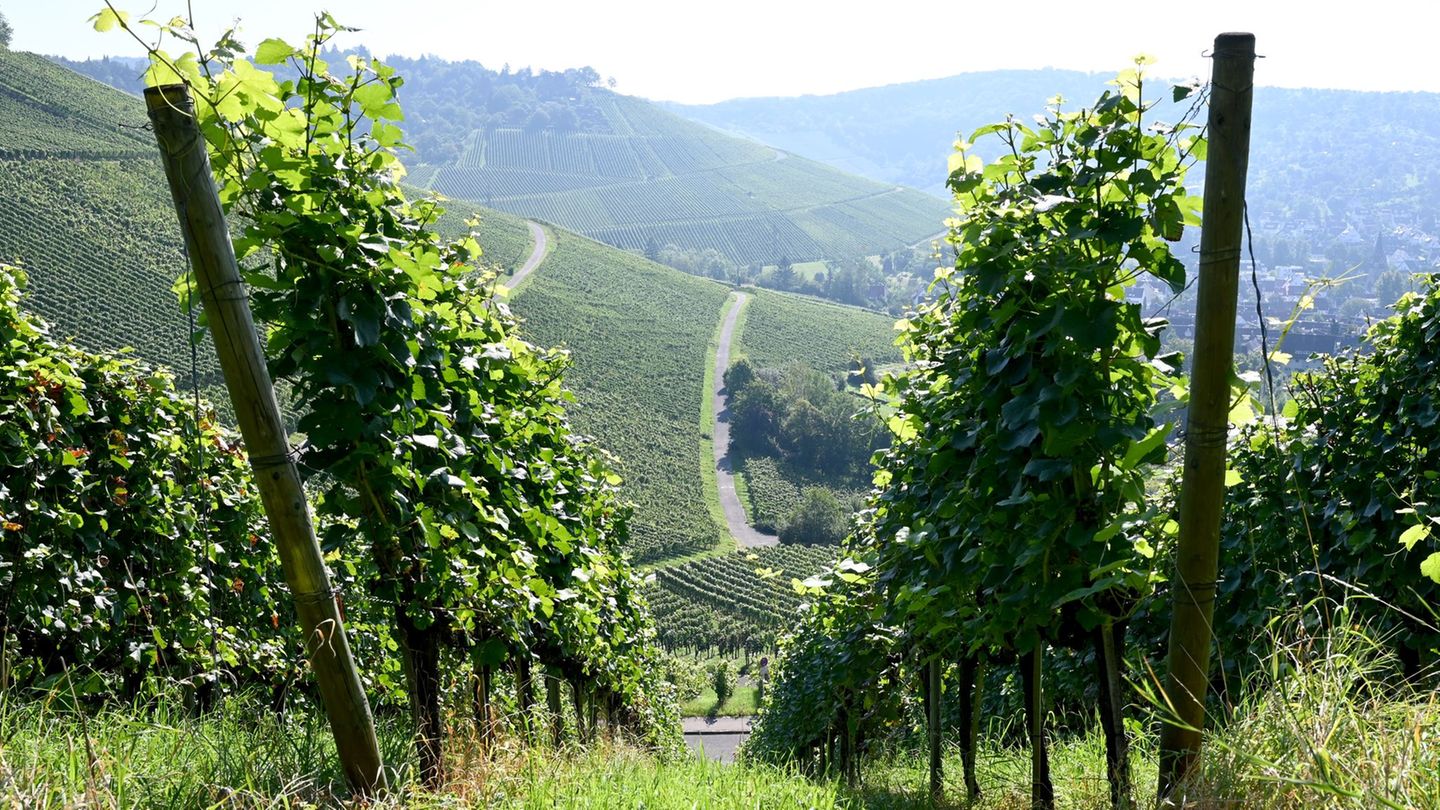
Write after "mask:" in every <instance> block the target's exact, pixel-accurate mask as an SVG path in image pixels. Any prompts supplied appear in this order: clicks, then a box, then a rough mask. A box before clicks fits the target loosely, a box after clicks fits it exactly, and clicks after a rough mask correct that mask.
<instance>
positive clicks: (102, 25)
mask: <svg viewBox="0 0 1440 810" xmlns="http://www.w3.org/2000/svg"><path fill="white" fill-rule="evenodd" d="M90 22H92V23H94V24H95V30H96V31H99V32H101V33H104V32H106V31H109V30H111V29H113V28H114V27H115V26H117V25H123V24H126V23H128V22H130V13H129V12H128V11H118V12H117V11H115V10H114V9H111V8H109V7H108V6H107V7H105V8H103V9H101V10H100V13H99V14H96V15H95V16H94V17H91V18H90Z"/></svg>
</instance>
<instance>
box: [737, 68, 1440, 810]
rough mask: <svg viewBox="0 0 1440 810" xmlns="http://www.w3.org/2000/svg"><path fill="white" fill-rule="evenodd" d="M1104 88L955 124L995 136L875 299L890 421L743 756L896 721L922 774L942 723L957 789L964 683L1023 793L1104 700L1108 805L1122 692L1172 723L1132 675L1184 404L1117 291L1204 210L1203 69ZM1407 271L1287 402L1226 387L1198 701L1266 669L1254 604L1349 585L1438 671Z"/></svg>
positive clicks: (1425, 386) (1424, 372) (1426, 382)
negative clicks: (887, 365)
mask: <svg viewBox="0 0 1440 810" xmlns="http://www.w3.org/2000/svg"><path fill="white" fill-rule="evenodd" d="M1114 84H1115V85H1117V88H1118V89H1117V90H1115V91H1112V92H1107V93H1106V94H1105V95H1103V96H1101V97H1100V98H1099V100H1098V101H1096V102H1095V103H1094V104H1093V105H1092V106H1089V107H1086V108H1083V109H1081V110H1078V111H1068V110H1064V109H1062V108H1061V107H1060V106H1059V102H1058V100H1057V101H1052V106H1050V107H1049V108H1047V111H1046V114H1045V115H1043V116H1037V118H1036V119H1035V120H1036V122H1037V123H1036V125H1034V126H1031V125H1029V124H1026V123H1021V122H1020V121H1018V120H1016V119H1014V118H1011V119H1009V120H1007V121H1005V122H1002V123H999V124H995V125H992V126H987V127H982V128H981V129H980V130H978V131H977V132H976V133H975V134H974V135H972V136H971V138H970V140H972V141H973V140H977V139H981V138H986V137H989V138H992V139H994V140H997V141H998V142H999V144H998V145H999V148H998V149H996V150H995V152H996V153H998V154H1000V155H1002V156H1001V157H999V158H998V159H996V160H994V161H993V162H991V163H989V164H985V163H984V162H982V161H981V160H980V159H979V158H977V157H975V156H973V155H972V154H971V151H970V150H971V145H970V144H969V143H966V142H962V143H960V144H959V145H958V147H957V152H956V154H955V156H954V157H953V159H952V164H951V167H952V173H951V175H950V181H949V182H950V188H951V190H952V191H953V193H954V196H955V200H956V202H957V208H958V217H957V219H956V220H954V221H953V223H952V225H951V230H950V234H949V240H948V241H949V243H950V244H951V245H952V246H953V247H954V249H955V251H956V257H957V258H956V265H955V267H954V268H944V269H942V270H940V271H938V272H937V274H936V279H935V282H934V284H933V285H932V287H931V292H932V299H931V300H930V301H929V302H927V303H925V304H923V305H921V306H920V307H918V309H917V310H915V311H914V312H913V313H911V314H910V316H909V317H908V318H906V319H905V320H903V321H901V323H900V324H899V327H900V329H901V332H902V347H903V348H904V350H905V353H906V360H907V361H908V364H909V365H908V367H907V368H906V369H904V370H902V371H900V372H898V373H895V374H893V375H889V376H887V377H886V378H885V379H884V380H883V381H882V382H881V384H880V385H878V386H874V387H871V388H870V389H869V391H870V394H871V395H872V396H873V397H874V398H875V399H876V401H877V403H879V404H877V406H876V408H875V409H874V410H875V412H876V414H877V415H878V416H882V417H885V418H886V419H887V420H888V424H889V427H890V429H891V432H892V435H893V443H892V445H891V447H890V449H888V450H886V451H884V452H882V453H880V454H877V457H876V461H877V463H878V469H877V470H876V472H875V478H874V481H875V489H874V491H873V493H872V495H871V498H870V500H869V503H868V507H867V508H866V509H865V510H864V511H862V512H861V513H860V515H859V517H858V519H857V522H856V525H855V529H854V533H853V535H852V536H851V538H849V539H848V540H847V542H846V544H845V545H844V547H843V548H842V550H841V555H840V561H839V562H838V564H837V565H836V567H835V568H834V570H833V572H832V574H831V575H830V576H829V577H828V578H827V580H828V581H826V582H820V581H815V582H814V583H813V584H814V586H815V587H813V588H810V589H809V598H810V600H811V604H812V605H813V607H812V609H810V610H808V611H807V612H805V615H804V618H803V619H802V621H801V625H800V627H799V628H798V629H797V630H796V632H795V633H794V634H792V635H791V636H790V637H788V638H787V640H786V641H785V642H784V644H783V647H784V649H783V654H782V656H781V659H780V662H779V665H778V667H777V675H776V678H775V687H774V689H773V691H772V692H771V696H770V699H769V701H768V702H767V703H766V705H765V706H764V707H763V709H762V716H761V719H760V721H759V723H758V726H757V729H756V732H755V735H754V737H753V738H752V740H751V742H750V744H749V751H750V753H751V754H752V755H753V756H756V757H759V758H762V759H767V760H774V761H783V762H791V763H796V764H799V765H800V766H802V767H805V768H809V769H823V770H831V771H835V772H838V773H844V774H846V775H847V776H853V775H854V774H855V771H856V769H857V768H858V767H859V764H858V763H859V762H860V759H861V758H862V755H863V754H864V753H865V751H867V750H878V749H880V748H882V747H884V746H886V745H889V744H892V743H893V742H894V741H895V740H896V739H897V737H898V738H901V739H903V738H905V737H906V735H911V734H914V733H916V732H915V729H916V728H917V727H918V728H920V729H922V730H923V732H924V734H925V735H926V736H927V737H928V740H927V741H928V743H929V748H930V751H931V756H932V760H931V779H932V782H931V790H932V792H933V793H934V794H936V795H938V794H939V793H940V791H941V790H942V786H943V782H942V781H941V780H942V777H941V772H940V759H939V751H940V740H941V738H942V736H943V735H945V734H950V733H954V734H956V735H957V736H958V738H959V739H958V742H959V747H960V750H961V754H962V762H963V769H964V784H965V788H966V792H967V793H968V794H969V797H970V799H971V800H974V799H976V798H977V797H978V794H979V789H980V788H979V783H978V782H977V780H976V763H975V757H976V747H977V743H976V730H977V728H979V727H980V726H981V722H980V720H981V714H982V712H983V711H984V710H985V708H986V707H988V708H989V709H990V710H991V711H1000V712H1003V713H1007V714H1008V713H1017V714H1018V713H1023V716H1024V718H1025V724H1024V732H1023V735H1016V736H1017V737H1023V738H1024V739H1025V740H1026V741H1028V743H1029V747H1030V752H1031V802H1032V806H1035V807H1053V806H1055V805H1056V801H1057V797H1056V796H1055V793H1054V788H1053V786H1052V784H1051V779H1050V771H1049V767H1050V766H1049V760H1048V754H1047V751H1048V740H1049V738H1050V736H1051V734H1052V733H1053V732H1054V731H1055V730H1056V728H1055V727H1054V725H1053V724H1058V725H1059V727H1060V728H1061V729H1063V730H1069V731H1083V730H1086V729H1087V727H1088V726H1090V725H1091V724H1092V723H1093V720H1094V718H1095V716H1096V714H1097V713H1098V715H1099V719H1100V725H1101V728H1102V731H1103V733H1104V737H1105V741H1106V748H1107V751H1106V760H1107V770H1108V774H1107V776H1108V777H1109V781H1110V785H1111V800H1112V804H1113V806H1115V807H1116V808H1121V807H1132V806H1134V800H1135V792H1134V788H1133V786H1132V784H1131V774H1130V765H1129V761H1130V757H1129V743H1130V737H1131V736H1132V734H1134V733H1135V729H1136V728H1139V727H1140V726H1137V725H1135V723H1136V721H1138V720H1139V719H1140V717H1141V716H1142V710H1141V707H1142V705H1144V704H1146V703H1148V706H1149V709H1148V711H1145V712H1143V715H1144V716H1145V717H1147V718H1149V719H1151V720H1154V721H1158V722H1161V723H1163V722H1165V721H1166V719H1167V718H1169V719H1170V720H1171V721H1172V722H1173V714H1167V704H1166V703H1165V699H1164V697H1163V696H1161V695H1157V694H1155V693H1154V692H1153V691H1147V692H1142V693H1140V694H1137V693H1135V692H1134V691H1133V690H1132V685H1136V684H1145V683H1147V682H1149V681H1151V680H1152V679H1153V678H1154V675H1153V672H1154V670H1155V666H1154V662H1157V661H1159V660H1162V659H1163V658H1164V649H1165V642H1166V634H1167V631H1168V629H1169V627H1168V622H1169V615H1170V601H1171V599H1172V598H1174V594H1173V593H1171V583H1170V582H1169V581H1168V580H1167V577H1168V574H1169V572H1170V571H1171V569H1172V567H1173V561H1172V557H1173V555H1174V554H1175V533H1176V531H1177V524H1176V521H1175V519H1174V516H1175V515H1176V513H1177V505H1176V498H1175V492H1176V483H1177V481H1178V478H1179V469H1178V466H1179V465H1178V464H1177V461H1178V458H1177V453H1176V447H1175V442H1174V440H1173V438H1172V433H1173V432H1174V429H1175V427H1176V426H1177V425H1178V424H1179V423H1180V422H1181V418H1182V416H1183V414H1184V412H1185V409H1186V408H1187V407H1188V406H1189V402H1188V386H1187V381H1186V378H1185V377H1184V375H1183V373H1182V370H1183V368H1184V365H1183V358H1181V357H1179V356H1178V355H1174V354H1166V353H1163V352H1162V350H1161V343H1160V334H1161V331H1162V330H1163V329H1164V328H1165V326H1166V323H1165V321H1163V320H1161V319H1158V318H1154V317H1150V316H1149V313H1145V312H1142V310H1141V308H1140V306H1139V305H1138V304H1136V303H1133V302H1129V301H1127V300H1126V298H1125V290H1126V288H1127V287H1129V286H1130V285H1131V284H1133V283H1134V282H1135V281H1136V280H1137V279H1138V278H1140V277H1141V276H1144V275H1150V276H1153V277H1155V278H1157V279H1159V280H1160V281H1162V282H1164V283H1165V284H1166V285H1168V286H1169V288H1170V289H1171V290H1172V291H1174V292H1176V293H1178V292H1180V291H1181V290H1182V289H1184V288H1185V287H1186V285H1187V273H1186V268H1185V266H1184V265H1183V264H1182V262H1181V261H1180V260H1179V259H1178V258H1177V257H1176V256H1175V255H1174V254H1173V253H1172V250H1171V248H1170V246H1169V244H1167V243H1171V242H1176V241H1178V240H1179V238H1180V235H1181V231H1182V229H1183V227H1184V226H1186V225H1194V224H1197V221H1198V218H1197V216H1196V214H1197V213H1198V210H1199V201H1198V199H1197V198H1195V197H1194V196H1191V195H1190V194H1188V193H1187V191H1186V185H1185V177H1186V170H1187V168H1188V167H1189V166H1190V165H1191V164H1192V163H1193V162H1195V161H1196V160H1203V159H1204V158H1205V155H1206V148H1207V144H1206V141H1205V140H1204V138H1203V137H1202V136H1201V135H1200V134H1198V133H1197V132H1196V127H1195V126H1194V125H1193V124H1192V123H1190V118H1191V116H1193V114H1194V113H1195V112H1196V111H1197V110H1198V109H1200V107H1201V106H1202V105H1201V102H1203V101H1204V99H1205V98H1206V97H1207V93H1201V94H1200V95H1199V96H1197V97H1196V102H1195V104H1194V106H1192V107H1191V110H1190V112H1189V113H1187V114H1186V117H1185V119H1183V120H1181V121H1179V122H1171V123H1166V122H1159V121H1152V120H1150V118H1149V116H1147V115H1146V113H1147V111H1149V110H1150V109H1151V108H1152V106H1153V102H1150V101H1147V100H1146V99H1145V97H1144V94H1143V90H1144V88H1145V85H1144V82H1143V78H1142V75H1141V74H1140V72H1139V71H1127V72H1126V73H1123V74H1121V76H1120V77H1119V79H1118V80H1117V81H1116V82H1115V83H1114ZM1193 92H1194V88H1188V87H1187V88H1176V91H1175V97H1176V100H1177V101H1178V100H1180V99H1182V98H1185V97H1187V96H1189V95H1190V94H1192V93H1193ZM1237 92H1239V91H1237ZM1425 289H1426V292H1425V293H1424V294H1423V295H1414V294H1411V295H1408V296H1406V297H1405V298H1403V299H1401V301H1399V302H1398V304H1397V305H1396V310H1397V314H1396V315H1395V316H1394V317H1393V318H1391V319H1389V320H1388V321H1385V322H1383V323H1381V324H1379V325H1377V326H1376V327H1375V328H1374V329H1373V330H1372V331H1371V333H1370V334H1369V336H1368V338H1367V345H1366V346H1365V347H1364V349H1363V350H1361V351H1358V352H1355V353H1352V354H1348V355H1344V356H1340V357H1334V358H1327V359H1324V360H1323V361H1322V362H1321V363H1320V364H1319V365H1318V367H1317V368H1316V369H1314V370H1312V371H1307V372H1302V373H1297V374H1295V375H1294V377H1293V378H1292V382H1291V387H1292V390H1291V392H1290V393H1291V398H1290V400H1289V401H1288V402H1287V404H1286V405H1285V408H1284V410H1283V412H1279V413H1272V414H1269V415H1266V416H1264V417H1263V418H1256V414H1257V413H1258V412H1261V410H1262V408H1261V405H1262V403H1260V402H1259V401H1258V399H1259V398H1258V396H1257V395H1256V394H1255V393H1254V392H1253V391H1250V390H1248V389H1247V388H1246V386H1245V384H1244V383H1243V382H1241V381H1240V380H1238V379H1237V380H1236V381H1235V383H1234V384H1233V391H1232V395H1233V397H1234V399H1233V404H1234V407H1233V409H1232V412H1231V420H1232V427H1231V430H1230V435H1229V456H1230V469H1229V470H1228V471H1227V474H1226V484H1227V487H1228V488H1229V490H1230V495H1229V497H1228V498H1227V499H1226V505H1225V515H1224V525H1223V527H1222V532H1221V551H1222V565H1221V571H1220V577H1219V581H1218V582H1217V583H1215V584H1214V586H1213V587H1214V588H1215V591H1216V593H1217V594H1218V600H1217V607H1216V622H1215V626H1214V637H1215V641H1214V643H1215V644H1216V645H1218V647H1219V648H1220V655H1219V658H1220V660H1221V661H1222V662H1223V665H1222V666H1221V667H1220V668H1219V669H1218V670H1217V672H1216V674H1215V677H1214V682H1213V684H1212V686H1213V690H1214V691H1213V694H1211V695H1210V696H1209V707H1210V709H1211V710H1212V711H1214V712H1215V713H1216V715H1217V716H1219V717H1223V716H1224V713H1225V709H1226V707H1227V706H1233V705H1235V704H1236V702H1237V701H1238V699H1239V696H1240V695H1241V694H1243V693H1244V692H1245V691H1246V690H1250V689H1257V688H1266V685H1267V684H1273V679H1274V678H1278V677H1281V673H1279V672H1276V671H1271V670H1269V669H1268V668H1267V667H1265V666H1263V662H1265V661H1266V660H1268V659H1267V654H1268V652H1269V650H1268V649H1267V645H1268V644H1269V643H1273V642H1269V641H1267V639H1270V638H1273V636H1271V635H1270V629H1269V628H1271V627H1272V624H1273V623H1274V621H1275V620H1276V619H1277V617H1280V616H1282V615H1284V614H1285V613H1286V612H1290V611H1295V610H1297V609H1299V606H1301V605H1306V604H1311V605H1318V607H1315V608H1314V611H1313V612H1314V613H1315V614H1317V615H1311V613H1308V612H1307V614H1306V615H1305V616H1304V617H1303V622H1304V624H1303V625H1302V626H1303V627H1304V628H1306V632H1313V631H1318V630H1320V629H1321V628H1320V626H1319V625H1320V621H1321V620H1322V619H1323V613H1324V609H1325V608H1324V605H1325V604H1326V603H1325V602H1324V601H1323V600H1324V598H1326V597H1328V598H1330V599H1334V600H1339V599H1341V598H1343V597H1345V596H1348V595H1350V594H1361V595H1363V596H1364V597H1365V598H1363V599H1359V600H1356V601H1354V602H1353V603H1352V604H1351V605H1350V606H1349V608H1348V609H1349V610H1352V611H1355V612H1357V613H1358V614H1361V615H1363V617H1364V620H1365V623H1366V626H1370V627H1375V628H1378V629H1379V630H1380V631H1381V637H1384V638H1387V639H1390V640H1391V642H1392V643H1393V644H1394V646H1395V658H1394V659H1393V660H1394V661H1396V662H1398V663H1397V664H1396V666H1395V671H1394V672H1393V673H1392V675H1393V677H1395V678H1396V679H1397V680H1396V683H1397V685H1398V684H1402V683H1405V682H1407V681H1408V682H1409V683H1411V684H1414V683H1416V682H1417V681H1416V679H1420V678H1430V679H1433V675H1429V676H1427V675H1425V672H1426V669H1425V664H1426V662H1427V656H1429V655H1431V654H1433V651H1434V650H1435V649H1436V645H1437V631H1436V630H1435V623H1434V621H1433V619H1432V618H1431V617H1433V615H1434V614H1433V599H1434V594H1435V587H1436V584H1437V583H1440V551H1435V548H1436V543H1435V539H1434V536H1435V525H1436V523H1437V522H1440V517H1437V516H1436V515H1435V513H1434V507H1433V506H1432V504H1433V503H1434V502H1435V498H1436V497H1437V496H1440V488H1437V480H1440V475H1437V474H1436V473H1435V471H1434V461H1435V457H1434V453H1435V450H1434V448H1436V447H1437V446H1440V432H1437V431H1440V410H1437V409H1440V394H1437V389H1436V387H1435V386H1434V383H1433V374H1434V371H1435V367H1436V364H1437V362H1440V361H1437V359H1436V356H1435V353H1436V349H1435V347H1436V345H1437V343H1436V336H1437V334H1440V281H1437V279H1436V278H1435V277H1431V279H1430V280H1429V282H1428V283H1427V285H1426V288H1425ZM1272 348H1273V347H1272ZM1285 358H1286V356H1285V355H1283V354H1281V353H1279V352H1276V353H1274V355H1273V357H1272V359H1273V362H1275V363H1280V362H1283V361H1284V360H1285ZM1217 508H1218V504H1217ZM1206 585H1207V583H1200V584H1198V585H1197V586H1196V588H1197V589H1203V588H1204V587H1205V586H1206ZM1206 596H1208V593H1206V592H1204V591H1192V592H1190V594H1189V596H1188V598H1189V599H1192V600H1199V599H1202V598H1205V597H1206ZM1317 597H1321V601H1319V602H1316V601H1315V600H1316V598H1317ZM1267 679H1270V680H1267ZM1429 682H1430V681H1429V680H1426V681H1424V683H1429ZM985 684H988V687H987V686H985ZM1397 688H1398V687H1397ZM1422 688H1423V687H1422ZM942 698H943V700H942ZM942 704H943V708H942ZM957 705H958V710H957V709H956V708H953V707H955V706H957ZM1097 710H1098V711H1097ZM942 717H946V718H949V722H948V723H945V722H942V719H941V718H942ZM1322 753H1323V752H1322ZM1188 788H1189V786H1188V785H1187V784H1184V783H1181V784H1178V785H1169V786H1163V785H1162V788H1161V789H1162V790H1172V789H1173V790H1178V791H1182V792H1183V791H1185V790H1187V789H1188ZM1170 798H1171V799H1175V800H1181V801H1183V800H1184V798H1185V797H1184V796H1183V795H1175V794H1171V795H1170ZM1393 806H1399V805H1398V804H1396V805H1393Z"/></svg>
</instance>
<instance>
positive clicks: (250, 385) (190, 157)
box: [145, 84, 385, 795]
mask: <svg viewBox="0 0 1440 810" xmlns="http://www.w3.org/2000/svg"><path fill="white" fill-rule="evenodd" d="M145 106H146V108H147V110H148V112H149V115H150V122H151V125H152V126H153V127H154V129H155V140H156V141H158V142H159V144H160V158H161V162H162V163H163V164H164V166H165V175H166V177H167V178H168V180H169V181H170V194H171V196H172V197H173V198H174V201H175V211H176V213H177V214H178V215H179V217H180V230H181V232H182V233H183V234H184V236H185V247H186V250H187V251H188V252H189V254H190V266H191V267H192V268H193V269H194V271H195V279H196V284H197V285H198V286H199V288H200V298H201V301H202V302H203V304H204V307H205V315H206V318H207V320H208V321H209V324H210V333H211V335H212V336H213V337H214V340H215V351H216V354H217V355H218V356H219V359H220V370H221V371H222V372H223V373H224V376H225V387H226V389H227V390H228V391H229V393H230V402H231V404H232V405H233V406H234V409H235V418H236V420H237V421H238V422H239V423H240V435H241V436H242V437H243V438H244V440H245V449H246V451H247V452H248V453H249V455H250V466H251V468H252V469H253V470H254V471H255V483H256V487H257V488H258V489H259V490H260V499H261V502H262V503H263V504H264V507H265V516H266V517H267V518H268V519H269V522H270V531H271V533H272V534H273V535H274V537H275V544H276V546H277V547H278V550H279V552H280V562H281V565H282V566H283V568H284V571H285V582H286V584H287V585H289V587H290V593H291V594H292V595H293V596H294V599H295V612H296V614H297V615H298V616H299V618H300V629H301V631H302V632H303V634H304V638H305V646H306V653H307V654H308V656H309V659H310V668H311V670H312V671H314V673H315V682H316V684H317V685H318V686H319V689H320V698H321V701H322V702H323V703H324V705H325V714H326V715H327V717H328V718H329V721H330V731H331V733H332V734H334V735H335V746H336V750H337V751H338V753H339V755H340V762H341V765H342V766H343V768H344V770H345V776H346V778H347V779H349V781H350V785H351V786H352V787H353V788H354V789H355V790H356V792H358V793H360V794H362V795H372V794H374V793H375V792H377V791H378V790H381V789H383V788H384V787H385V768H384V763H383V761H382V760H381V758H380V746H379V744H378V743H377V741H376V738H375V723H374V721H373V719H372V718H371V715H370V703H369V701H368V700H367V699H366V697H365V688H364V686H363V685H362V684H361V682H360V673H359V671H358V670H357V669H356V667H355V660H354V658H353V657H352V656H351V654H350V644H349V641H348V640H347V639H346V636H345V626H344V624H343V623H342V621H341V617H340V610H339V606H338V605H337V604H336V602H335V593H334V591H333V590H332V589H331V586H330V574H329V571H328V570H327V569H326V568H325V562H324V559H323V558H322V557H321V554H320V544H319V543H318V542H317V541H316V539H315V530H314V527H313V526H312V525H311V522H310V510H309V506H308V504H307V503H306V501H305V492H304V489H303V488H302V487H301V483H300V474H299V472H298V471H297V470H296V469H295V463H294V461H293V460H292V459H291V457H290V446H289V444H288V437H287V435H286V432H285V425H284V423H283V422H282V421H281V419H280V408H279V406H278V405H277V404H276V401H275V388H274V386H273V385H272V384H271V381H270V372H269V370H268V369H267V368H266V365H265V354H264V352H263V351H262V349H261V348H260V339H259V337H258V336H257V334H256V332H255V322H254V320H253V319H252V316H251V314H250V306H249V304H248V303H247V300H246V295H245V286H244V283H243V282H242V281H241V279H240V269H239V266H238V265H237V263H236V261H235V250H234V248H233V247H232V246H231V244H230V231H229V227H228V225H227V223H226V221H225V212H224V210H223V209H222V208H221V206H220V197H219V195H218V194H217V193H216V191H215V181H214V178H213V177H212V176H211V173H210V158H209V156H208V155H207V154H206V152H205V140H204V139H203V138H202V137H201V135H200V127H199V125H198V124H197V123H196V120H195V108H194V104H193V102H192V101H191V99H190V91H189V88H187V87H186V86H185V85H183V84H172V85H165V86H162V87H151V88H149V89H147V90H146V91H145Z"/></svg>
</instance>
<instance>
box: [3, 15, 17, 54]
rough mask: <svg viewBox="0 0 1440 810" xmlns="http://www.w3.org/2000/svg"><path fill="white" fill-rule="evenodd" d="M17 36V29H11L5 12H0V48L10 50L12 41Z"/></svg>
mask: <svg viewBox="0 0 1440 810" xmlns="http://www.w3.org/2000/svg"><path fill="white" fill-rule="evenodd" d="M14 35H15V29H14V28H11V27H10V21H9V20H7V19H5V12H3V11H0V48H9V47H10V39H11V37H13V36H14Z"/></svg>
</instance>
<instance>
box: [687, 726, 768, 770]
mask: <svg viewBox="0 0 1440 810" xmlns="http://www.w3.org/2000/svg"><path fill="white" fill-rule="evenodd" d="M751 719H752V718H749V717H716V718H713V719H711V718H706V717H687V718H685V743H686V744H687V745H689V746H690V748H691V750H693V751H694V752H695V753H696V754H697V755H699V756H703V757H708V758H710V759H714V760H719V761H720V762H734V761H735V749H737V748H739V747H740V744H741V743H743V742H745V739H746V738H747V737H749V736H750V720H751Z"/></svg>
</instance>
